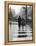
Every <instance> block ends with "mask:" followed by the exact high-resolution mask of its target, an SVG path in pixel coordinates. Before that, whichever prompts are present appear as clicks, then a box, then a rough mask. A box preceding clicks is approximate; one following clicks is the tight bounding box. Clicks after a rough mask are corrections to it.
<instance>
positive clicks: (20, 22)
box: [18, 16, 25, 31]
mask: <svg viewBox="0 0 36 46" xmlns="http://www.w3.org/2000/svg"><path fill="white" fill-rule="evenodd" d="M21 25H22V30H24V25H25V20H24V19H23V18H22V19H21V17H20V16H19V17H18V27H19V31H20V27H21Z"/></svg>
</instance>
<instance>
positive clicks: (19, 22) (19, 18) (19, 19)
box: [18, 16, 21, 31]
mask: <svg viewBox="0 0 36 46" xmlns="http://www.w3.org/2000/svg"><path fill="white" fill-rule="evenodd" d="M18 27H19V31H20V27H21V17H20V16H19V17H18Z"/></svg>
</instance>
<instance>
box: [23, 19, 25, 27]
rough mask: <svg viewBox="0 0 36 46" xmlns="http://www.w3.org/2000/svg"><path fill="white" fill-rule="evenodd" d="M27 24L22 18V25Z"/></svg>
mask: <svg viewBox="0 0 36 46" xmlns="http://www.w3.org/2000/svg"><path fill="white" fill-rule="evenodd" d="M24 25H25V20H24V19H23V18H22V26H24Z"/></svg>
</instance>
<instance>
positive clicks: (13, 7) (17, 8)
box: [9, 5, 25, 14]
mask: <svg viewBox="0 0 36 46" xmlns="http://www.w3.org/2000/svg"><path fill="white" fill-rule="evenodd" d="M10 7H11V9H14V10H15V13H16V14H18V13H19V12H20V9H21V7H22V5H9V8H10ZM24 7H25V6H24Z"/></svg>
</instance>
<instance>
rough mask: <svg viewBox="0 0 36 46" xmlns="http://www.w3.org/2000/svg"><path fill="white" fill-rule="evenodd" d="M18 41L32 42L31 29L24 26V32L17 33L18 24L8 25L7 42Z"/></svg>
mask: <svg viewBox="0 0 36 46" xmlns="http://www.w3.org/2000/svg"><path fill="white" fill-rule="evenodd" d="M17 40H18V41H19V40H32V29H31V28H30V26H29V25H26V26H24V30H22V26H21V29H20V31H19V29H18V24H17V25H15V24H12V23H11V25H10V24H9V41H17Z"/></svg>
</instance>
